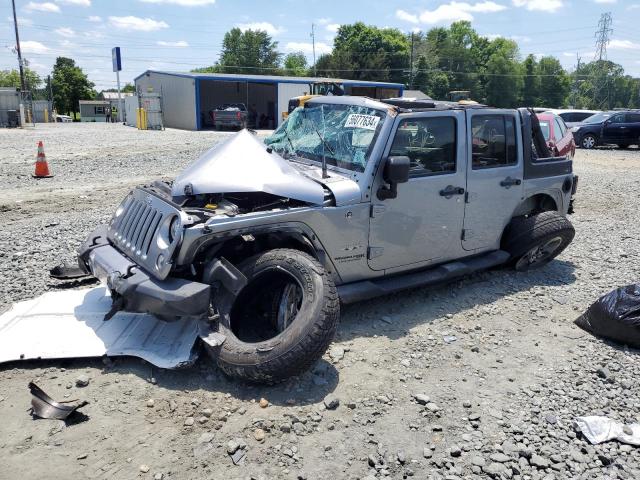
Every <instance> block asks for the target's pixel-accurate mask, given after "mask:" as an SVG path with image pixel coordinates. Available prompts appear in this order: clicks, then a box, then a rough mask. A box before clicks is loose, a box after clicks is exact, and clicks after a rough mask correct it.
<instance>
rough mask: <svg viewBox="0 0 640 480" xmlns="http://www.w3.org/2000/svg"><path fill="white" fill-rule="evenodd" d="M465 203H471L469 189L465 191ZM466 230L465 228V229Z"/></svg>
mask: <svg viewBox="0 0 640 480" xmlns="http://www.w3.org/2000/svg"><path fill="white" fill-rule="evenodd" d="M464 203H469V190H467V191H466V192H464ZM463 232H464V230H463Z"/></svg>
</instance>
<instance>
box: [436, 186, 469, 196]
mask: <svg viewBox="0 0 640 480" xmlns="http://www.w3.org/2000/svg"><path fill="white" fill-rule="evenodd" d="M454 195H464V188H462V187H454V186H453V185H447V188H445V189H444V190H440V196H441V197H446V198H451V197H453V196H454Z"/></svg>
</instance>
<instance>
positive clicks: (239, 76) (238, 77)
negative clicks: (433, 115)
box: [134, 70, 404, 88]
mask: <svg viewBox="0 0 640 480" xmlns="http://www.w3.org/2000/svg"><path fill="white" fill-rule="evenodd" d="M151 73H157V74H162V75H173V76H176V77H186V78H194V79H196V78H197V79H202V80H227V81H245V82H259V83H313V82H334V83H342V84H344V85H358V86H371V87H390V88H403V87H404V85H403V84H402V83H391V82H372V81H368V80H348V79H343V78H326V77H287V76H280V75H250V74H243V73H194V72H163V71H158V70H147V71H146V72H144V73H141V74H140V75H138V76H137V77H136V78H134V81H136V80H138V79H140V78H141V77H143V76H144V75H148V74H151Z"/></svg>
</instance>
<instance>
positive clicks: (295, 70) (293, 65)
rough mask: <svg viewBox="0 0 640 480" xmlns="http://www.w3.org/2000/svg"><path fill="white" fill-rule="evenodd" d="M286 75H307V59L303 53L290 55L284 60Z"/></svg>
mask: <svg viewBox="0 0 640 480" xmlns="http://www.w3.org/2000/svg"><path fill="white" fill-rule="evenodd" d="M284 70H285V74H286V75H292V76H295V77H304V76H305V75H306V74H307V57H306V56H305V55H304V53H302V52H293V53H289V54H288V55H287V56H286V57H285V58H284Z"/></svg>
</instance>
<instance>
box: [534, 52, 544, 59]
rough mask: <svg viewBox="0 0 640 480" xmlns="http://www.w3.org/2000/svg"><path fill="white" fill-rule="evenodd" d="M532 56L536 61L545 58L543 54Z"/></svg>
mask: <svg viewBox="0 0 640 480" xmlns="http://www.w3.org/2000/svg"><path fill="white" fill-rule="evenodd" d="M533 56H534V57H536V60H540V59H541V58H542V57H544V56H545V54H544V53H534V54H533Z"/></svg>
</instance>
